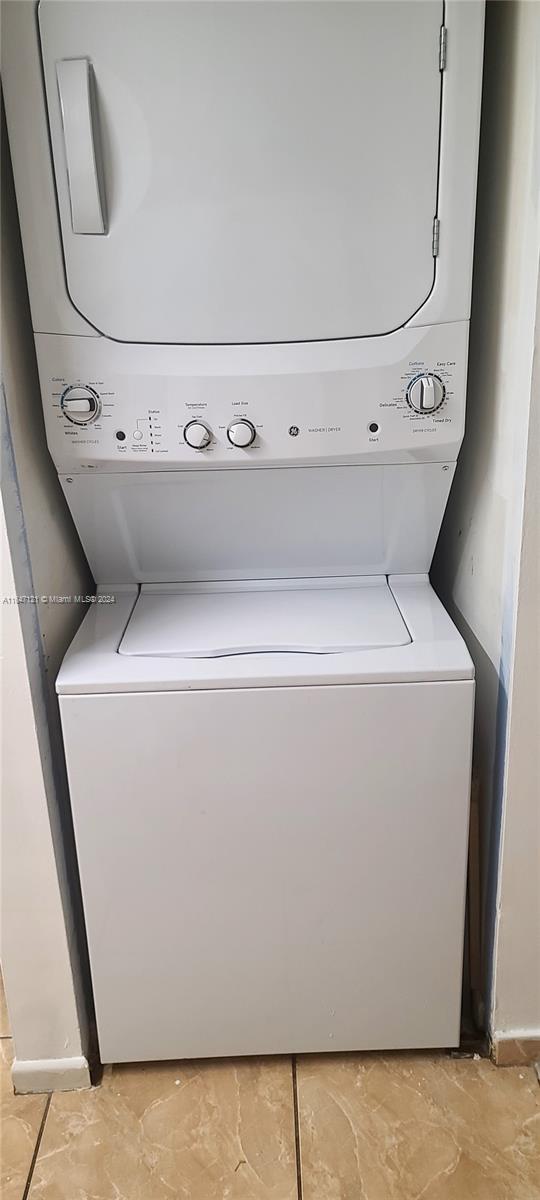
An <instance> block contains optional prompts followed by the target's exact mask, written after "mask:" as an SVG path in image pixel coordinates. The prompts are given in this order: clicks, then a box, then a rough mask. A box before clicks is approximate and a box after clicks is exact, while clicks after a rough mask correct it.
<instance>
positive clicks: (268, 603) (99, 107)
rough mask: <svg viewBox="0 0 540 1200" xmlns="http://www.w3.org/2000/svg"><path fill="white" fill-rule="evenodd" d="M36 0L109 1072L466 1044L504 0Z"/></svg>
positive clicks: (40, 183)
mask: <svg viewBox="0 0 540 1200" xmlns="http://www.w3.org/2000/svg"><path fill="white" fill-rule="evenodd" d="M5 10H6V11H5V16H4V38H5V42H6V48H7V51H8V52H7V54H6V68H5V71H4V90H5V99H6V111H7V117H8V126H9V133H10V142H11V149H12V156H13V162H14V171H15V181H16V188H17V197H18V204H19V212H20V219H21V227H22V234H23V244H24V250H25V258H26V266H27V272H28V282H29V291H30V300H31V308H32V317H33V323H34V329H35V339H36V349H37V355H38V364H39V371H40V379H41V386H42V395H43V406H44V413H45V424H46V430H47V438H48V444H49V448H50V452H51V455H52V457H53V459H54V462H55V464H56V467H57V469H58V472H59V477H60V480H61V483H62V487H63V489H64V492H65V495H66V498H67V501H68V504H69V507H70V509H71V512H72V514H73V517H74V520H75V523H76V525H77V528H78V531H79V534H80V537H81V540H82V542H83V545H84V547H85V550H86V553H87V555H88V559H89V562H90V564H91V567H92V569H93V572H94V575H95V578H96V581H97V583H98V585H99V586H98V595H97V600H96V603H95V604H94V605H92V607H91V609H90V611H89V613H88V615H87V616H86V618H85V620H84V621H83V624H82V626H81V628H80V630H79V633H78V634H77V637H76V638H75V640H74V642H73V644H72V646H71V648H70V650H69V651H68V654H67V656H66V659H65V661H64V664H63V666H62V669H61V671H60V675H59V678H58V685H57V686H58V693H59V697H60V709H61V717H62V726H63V731H64V741H65V749H66V758H67V765H68V774H69V782H70V791H71V803H72V810H73V820H74V827H75V837H76V843H77V851H78V858H79V868H80V875H81V885H82V893H83V902H84V908H85V917H86V924H87V931H88V942H89V950H90V960H91V968H92V977H93V986H94V996H95V1004H96V1013H97V1022H98V1033H99V1042H100V1050H101V1056H102V1059H103V1061H105V1062H110V1061H115V1062H119V1061H129V1060H137V1059H139V1060H140V1059H160V1058H162V1059H166V1058H177V1057H192V1056H196V1057H199V1056H205V1055H212V1056H214V1055H236V1054H253V1053H257V1054H260V1053H279V1052H290V1051H321V1050H338V1049H339V1050H344V1049H373V1048H380V1049H383V1048H401V1047H403V1048H404V1047H422V1046H451V1045H456V1044H457V1042H458V1040H459V1016H460V995H461V963H462V943H463V923H464V898H465V875H466V855H467V832H468V804H469V781H470V756H471V738H472V717H473V698H474V680H473V669H472V664H471V661H470V658H469V655H468V653H467V650H466V648H465V646H464V644H463V641H462V639H461V638H460V636H459V634H458V633H457V631H456V629H455V628H454V626H453V625H452V622H451V621H450V619H449V617H448V616H447V614H446V613H445V611H444V609H443V608H442V606H441V604H440V602H439V601H438V600H437V598H436V596H435V595H434V593H433V591H432V590H431V588H430V585H429V579H428V571H429V567H430V564H431V559H432V555H433V550H434V547H435V542H436V539H437V535H438V531H439V527H440V523H441V520H442V515H443V512H444V508H445V504H446V501H447V498H448V493H449V490H450V486H451V481H452V476H453V472H454V469H455V463H456V459H457V455H458V452H459V447H460V444H461V440H462V437H463V430H464V417H465V390H466V368H467V337H468V321H469V310H470V283H471V267H472V246H473V233H474V208H475V186H476V162H477V151H478V128H479V107H480V91H481V62H482V38H483V5H482V4H481V3H479V2H477V0H472V2H471V3H468V4H462V3H460V2H459V0H446V3H445V4H443V3H439V2H438V0H430V3H423V2H419V0H399V2H397V3H391V2H389V3H384V4H383V3H380V2H378V0H375V2H368V0H352V2H341V0H320V2H319V0H315V2H311V0H302V2H298V0H291V2H289V0H285V2H279V0H258V2H251V0H249V2H247V3H237V2H236V0H207V2H203V0H175V2H173V3H162V2H161V0H155V2H152V3H148V2H147V0H140V2H138V3H135V2H134V3H131V2H129V0H126V2H121V0H120V2H117V0H109V2H108V3H106V4H103V3H98V2H97V0H87V2H86V3H83V4H80V3H76V2H74V0H41V2H40V3H39V5H37V6H35V5H32V4H19V3H11V4H10V3H8V4H7V5H5ZM36 15H37V20H36ZM22 63H24V68H25V69H24V71H23V70H22V68H21V64H22ZM472 401H473V402H474V397H473V398H472Z"/></svg>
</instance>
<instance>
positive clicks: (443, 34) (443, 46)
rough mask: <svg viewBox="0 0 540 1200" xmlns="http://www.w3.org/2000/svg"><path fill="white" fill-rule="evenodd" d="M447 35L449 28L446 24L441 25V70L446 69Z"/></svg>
mask: <svg viewBox="0 0 540 1200" xmlns="http://www.w3.org/2000/svg"><path fill="white" fill-rule="evenodd" d="M447 37H448V30H447V28H446V25H441V31H440V34H439V71H444V70H445V69H446V40H447Z"/></svg>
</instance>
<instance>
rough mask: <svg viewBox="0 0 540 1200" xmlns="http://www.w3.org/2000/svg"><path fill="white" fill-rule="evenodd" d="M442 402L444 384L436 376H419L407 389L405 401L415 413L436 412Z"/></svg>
mask: <svg viewBox="0 0 540 1200" xmlns="http://www.w3.org/2000/svg"><path fill="white" fill-rule="evenodd" d="M443 400H444V384H443V383H442V381H441V380H440V379H439V376H438V375H419V376H418V377H417V379H413V381H412V383H410V384H409V386H408V388H407V401H408V403H409V404H410V406H411V408H414V411H415V412H419V413H433V412H436V411H437V409H438V408H440V407H441V404H442V402H443Z"/></svg>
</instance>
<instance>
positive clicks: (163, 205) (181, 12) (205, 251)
mask: <svg viewBox="0 0 540 1200" xmlns="http://www.w3.org/2000/svg"><path fill="white" fill-rule="evenodd" d="M442 17H443V4H442V3H441V2H440V0H438V2H436V0H432V2H431V3H430V4H425V3H421V2H419V0H397V2H396V0H388V2H387V3H385V4H380V3H379V0H371V2H370V0H364V2H363V3H352V4H350V3H336V2H335V0H330V2H325V0H317V2H315V3H301V4H297V3H275V2H273V0H271V2H270V3H265V2H264V0H263V2H261V3H257V4H252V3H251V4H244V3H237V2H233V3H226V2H225V3H224V2H223V0H219V2H218V3H212V2H209V3H202V4H201V3H199V2H195V3H189V2H178V0H177V3H174V4H171V3H160V2H159V0H151V2H150V3H149V2H148V0H146V2H145V0H138V2H137V3H132V4H126V3H125V0H121V2H118V0H109V2H108V3H106V4H99V3H93V4H80V3H77V2H75V3H71V2H69V0H41V3H40V6H39V22H40V32H41V42H42V49H43V65H44V74H45V82H46V89H47V99H48V109H49V119H50V129H51V140H52V148H53V155H54V161H55V172H56V185H57V192H58V203H59V212H60V220H61V225H62V238H63V245H64V254H65V262H66V274H67V284H68V289H69V293H70V295H71V297H72V299H73V302H74V304H75V305H76V306H77V308H78V309H79V310H80V311H81V312H82V313H83V314H84V316H86V317H87V318H88V320H89V321H91V322H92V324H93V325H95V327H96V328H97V329H98V330H99V331H100V332H101V333H103V334H105V335H106V336H108V337H112V338H115V339H118V340H121V341H127V342H130V341H131V342H174V343H177V342H184V343H186V342H187V343H207V344H208V343H231V342H236V343H238V342H281V341H306V340H315V339H321V338H334V337H357V336H363V335H364V336H365V335H374V334H381V333H386V332H388V331H389V330H392V329H396V328H397V327H398V326H401V325H403V324H404V323H405V322H406V321H407V320H408V319H409V318H410V317H411V316H412V315H413V314H414V313H415V312H416V310H417V309H418V308H419V307H420V306H421V305H422V304H423V303H424V301H425V300H426V297H427V296H428V295H429V293H430V291H431V289H432V286H433V280H434V274H435V264H434V260H433V254H432V226H433V218H434V216H435V212H436V206H437V177H438V158H439V117H440V99H441V77H440V72H439V29H440V25H441V21H442ZM126 29H129V37H126ZM73 59H78V60H79V61H80V62H81V63H82V64H83V66H85V64H86V63H88V65H89V70H90V72H91V74H92V77H93V80H94V81H95V109H96V112H95V117H94V142H95V159H96V166H94V152H93V150H92V146H91V145H90V147H89V150H88V152H87V155H86V157H87V159H88V162H87V166H86V167H85V166H84V163H83V164H82V165H81V164H80V162H79V159H80V154H79V150H80V148H81V142H82V138H80V139H78V140H77V139H75V145H76V148H77V147H78V148H79V149H78V150H77V164H76V165H77V167H79V166H80V165H81V170H82V171H84V174H85V177H86V183H87V186H86V187H85V189H84V192H83V195H84V196H87V195H88V191H89V188H90V186H92V187H94V186H95V184H94V180H95V176H96V174H97V175H102V191H103V193H104V195H105V208H106V210H107V216H106V236H103V235H101V234H99V233H97V234H96V233H95V222H93V221H90V223H89V224H88V225H85V224H84V215H85V214H84V211H83V212H82V215H81V221H82V231H80V230H79V225H78V220H77V217H78V214H77V212H76V211H75V212H74V208H75V210H76V209H77V195H74V191H73V187H72V190H71V195H70V191H69V187H68V175H69V172H70V143H69V130H70V127H71V126H72V125H73V124H76V123H77V121H81V122H82V119H83V118H82V117H81V110H82V109H83V106H84V104H85V103H86V99H85V96H84V95H82V94H75V95H73V94H72V93H71V89H69V90H68V94H67V95H63V96H62V101H63V112H62V107H61V98H60V96H59V89H58V84H57V71H58V64H59V63H62V61H65V60H73ZM80 91H81V88H79V93H80ZM62 116H63V121H62ZM64 135H65V136H64ZM66 141H67V151H66ZM100 158H101V159H102V164H103V169H102V172H101V171H100V165H99V159H100Z"/></svg>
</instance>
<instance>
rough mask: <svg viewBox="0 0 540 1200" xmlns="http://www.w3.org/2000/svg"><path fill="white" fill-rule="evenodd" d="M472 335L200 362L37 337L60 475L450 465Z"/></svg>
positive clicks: (407, 335)
mask: <svg viewBox="0 0 540 1200" xmlns="http://www.w3.org/2000/svg"><path fill="white" fill-rule="evenodd" d="M467 332H468V326H467V323H466V322H460V323H458V322H456V323H455V324H453V325H449V326H434V327H432V328H430V329H425V330H424V329H411V330H409V329H403V330H398V331H397V332H396V333H395V334H392V335H390V336H389V337H386V338H373V339H372V338H365V339H358V340H353V341H350V342H336V343H319V344H317V343H313V344H312V345H310V344H304V345H300V344H299V345H295V344H291V345H290V346H274V347H272V346H260V347H257V346H255V347H206V348H204V347H201V348H198V347H159V346H155V347H144V346H127V345H123V344H120V343H111V342H109V341H107V339H105V338H58V337H56V336H54V335H47V334H39V335H37V339H36V340H37V346H38V361H39V367H40V376H41V383H42V393H43V402H44V409H45V420H46V426H47V437H48V442H49V447H50V450H51V452H52V455H53V458H54V460H55V462H56V465H57V467H58V469H59V470H60V471H64V470H65V471H79V470H119V471H122V470H137V469H145V470H155V469H161V468H165V469H169V470H178V469H182V468H184V469H199V468H201V467H202V468H207V469H208V468H211V467H213V466H221V467H246V466H248V467H253V466H274V465H283V464H284V465H294V464H296V463H300V464H302V463H305V464H306V465H307V464H309V463H324V462H333V463H336V462H362V461H366V462H370V461H371V462H376V461H380V462H406V461H408V460H414V461H422V460H424V461H445V460H448V459H451V458H452V457H456V456H457V451H458V449H459V444H460V441H461V438H462V436H463V425H464V414H465V373H466V360H467ZM66 359H67V361H66Z"/></svg>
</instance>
